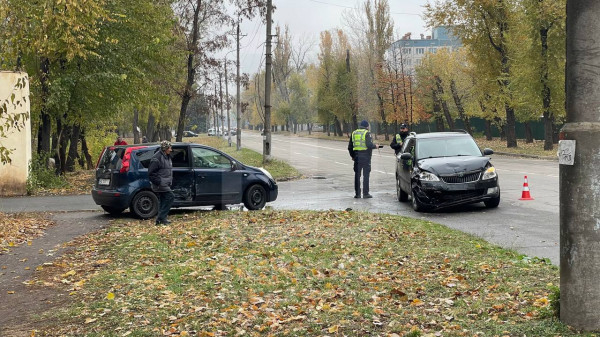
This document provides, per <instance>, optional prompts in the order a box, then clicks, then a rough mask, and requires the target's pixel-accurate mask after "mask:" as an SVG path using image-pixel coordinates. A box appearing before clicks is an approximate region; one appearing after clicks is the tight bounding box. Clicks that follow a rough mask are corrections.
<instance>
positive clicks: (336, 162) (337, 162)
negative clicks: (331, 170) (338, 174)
mask: <svg viewBox="0 0 600 337" xmlns="http://www.w3.org/2000/svg"><path fill="white" fill-rule="evenodd" d="M334 163H335V164H338V165H344V166H350V164H346V163H340V162H339V161H334Z"/></svg>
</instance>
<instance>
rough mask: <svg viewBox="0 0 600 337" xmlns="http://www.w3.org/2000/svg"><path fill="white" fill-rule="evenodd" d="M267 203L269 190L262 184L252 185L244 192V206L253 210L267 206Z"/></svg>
mask: <svg viewBox="0 0 600 337" xmlns="http://www.w3.org/2000/svg"><path fill="white" fill-rule="evenodd" d="M266 203H267V191H265V188H264V187H262V186H261V185H258V184H256V185H252V186H250V187H249V188H248V189H247V190H246V193H244V206H246V208H247V209H249V210H251V211H256V210H259V209H262V208H263V207H265V204H266Z"/></svg>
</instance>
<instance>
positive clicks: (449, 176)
mask: <svg viewBox="0 0 600 337" xmlns="http://www.w3.org/2000/svg"><path fill="white" fill-rule="evenodd" d="M492 153H494V151H492V150H491V149H484V150H483V151H481V150H480V149H479V147H478V146H477V144H476V143H475V140H473V137H471V135H469V134H468V133H466V132H432V133H424V134H415V133H411V134H410V135H409V136H408V137H407V138H406V140H405V141H404V145H403V147H402V151H401V152H400V153H399V154H398V156H397V163H396V192H397V196H398V200H399V201H402V202H404V201H408V197H409V195H410V197H411V200H412V207H413V209H414V210H415V211H418V212H421V211H427V210H436V209H441V208H447V207H453V206H458V205H465V204H473V203H478V202H483V203H485V205H486V206H487V207H489V208H494V207H498V205H499V204H500V186H499V184H498V174H497V173H496V169H495V168H494V166H493V165H492V163H491V162H490V158H489V157H486V156H487V155H491V154H492Z"/></svg>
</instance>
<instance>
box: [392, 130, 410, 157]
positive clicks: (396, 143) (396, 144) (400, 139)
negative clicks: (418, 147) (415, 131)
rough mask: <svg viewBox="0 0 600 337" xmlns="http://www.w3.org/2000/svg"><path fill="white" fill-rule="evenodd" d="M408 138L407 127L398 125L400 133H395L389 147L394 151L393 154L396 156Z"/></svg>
mask: <svg viewBox="0 0 600 337" xmlns="http://www.w3.org/2000/svg"><path fill="white" fill-rule="evenodd" d="M406 137H408V126H406V124H404V123H402V124H400V133H397V134H396V136H395V137H394V138H393V139H392V142H391V143H390V147H391V148H392V149H394V154H395V155H398V153H400V150H401V149H402V145H403V144H404V140H405V139H406Z"/></svg>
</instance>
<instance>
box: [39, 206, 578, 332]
mask: <svg viewBox="0 0 600 337" xmlns="http://www.w3.org/2000/svg"><path fill="white" fill-rule="evenodd" d="M476 245H477V246H478V248H477V247H476ZM72 247H73V249H74V251H73V253H72V254H68V255H65V256H64V257H63V258H62V259H61V260H58V261H56V262H55V263H53V265H52V266H51V267H48V268H44V270H43V271H42V272H38V273H37V274H36V278H35V280H34V281H33V283H34V284H37V285H47V286H53V287H57V288H60V289H66V290H69V291H71V293H72V294H73V298H74V299H76V301H75V303H74V305H73V307H71V308H67V309H65V310H64V311H63V312H61V313H53V317H54V318H53V319H52V320H51V321H54V322H56V326H53V327H52V328H50V329H46V330H45V333H46V334H47V335H48V336H58V335H73V336H75V335H82V334H88V333H91V334H94V333H98V334H114V335H123V334H126V333H127V334H129V333H131V334H135V335H165V336H185V335H195V336H261V335H282V336H283V335H289V336H302V335H303V336H314V335H329V334H331V335H346V336H394V335H397V336H406V335H408V336H412V335H414V336H417V335H432V336H436V335H443V336H472V335H477V334H479V332H481V334H483V335H486V336H487V335H489V336H494V335H503V334H506V335H518V334H519V333H520V332H521V331H524V330H527V331H530V332H531V335H563V336H568V335H569V331H568V329H564V328H561V326H560V325H557V324H555V323H554V322H551V319H549V318H541V315H540V314H539V311H540V310H543V309H544V308H545V307H546V306H547V305H548V304H547V298H548V289H547V286H546V285H547V284H550V283H552V284H556V283H557V281H558V272H557V269H556V268H555V267H553V266H549V265H547V264H545V263H542V262H540V263H531V262H528V261H524V260H520V259H518V255H517V254H516V253H514V252H509V251H505V250H501V249H499V248H497V247H494V246H491V245H490V244H488V243H486V242H484V241H481V240H478V239H475V238H473V237H471V236H469V235H466V234H463V233H459V232H456V231H451V230H448V229H446V228H444V227H442V226H439V225H435V224H432V223H431V222H427V221H422V220H415V219H407V218H403V217H398V216H390V215H377V214H366V213H354V212H336V211H329V212H305V211H288V212H274V211H263V212H235V211H229V212H200V213H197V214H196V215H192V216H187V217H185V219H179V220H176V221H174V223H172V224H171V225H170V226H168V227H161V228H157V227H155V226H149V225H148V222H147V221H129V222H126V223H115V224H113V226H112V227H111V228H109V229H107V230H106V231H103V232H100V233H96V234H92V235H89V236H87V237H86V238H81V239H79V241H76V242H74V243H73V244H72ZM544 319H545V320H544ZM532 321H535V322H536V323H535V324H531V322H532ZM544 322H546V324H545V323H544ZM505 331H507V333H505Z"/></svg>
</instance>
